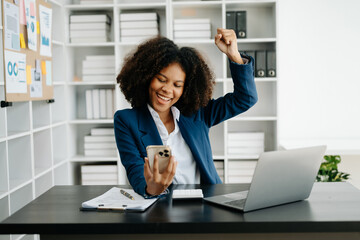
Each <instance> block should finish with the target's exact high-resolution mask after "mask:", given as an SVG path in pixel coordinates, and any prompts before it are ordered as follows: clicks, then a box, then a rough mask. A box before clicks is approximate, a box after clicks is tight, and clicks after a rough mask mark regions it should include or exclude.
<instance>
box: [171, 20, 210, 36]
mask: <svg viewBox="0 0 360 240" xmlns="http://www.w3.org/2000/svg"><path fill="white" fill-rule="evenodd" d="M195 38H196V39H199V38H203V39H210V38H211V24H210V19H209V18H191V19H174V39H176V40H179V39H195Z"/></svg>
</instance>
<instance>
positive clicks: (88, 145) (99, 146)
mask: <svg viewBox="0 0 360 240" xmlns="http://www.w3.org/2000/svg"><path fill="white" fill-rule="evenodd" d="M84 149H116V144H115V142H105V143H99V142H93V143H84Z"/></svg>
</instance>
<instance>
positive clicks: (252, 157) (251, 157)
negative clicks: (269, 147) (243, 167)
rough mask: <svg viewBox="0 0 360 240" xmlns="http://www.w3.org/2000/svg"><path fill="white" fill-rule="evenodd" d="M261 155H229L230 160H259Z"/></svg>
mask: <svg viewBox="0 0 360 240" xmlns="http://www.w3.org/2000/svg"><path fill="white" fill-rule="evenodd" d="M259 156H260V155H247V156H245V155H228V156H227V158H228V159H229V160H257V159H259Z"/></svg>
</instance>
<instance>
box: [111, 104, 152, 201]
mask: <svg viewBox="0 0 360 240" xmlns="http://www.w3.org/2000/svg"><path fill="white" fill-rule="evenodd" d="M131 115H132V114H131V113H130V111H129V110H121V111H117V112H116V113H115V115H114V130H115V139H116V145H117V148H118V151H119V153H120V159H121V162H122V164H123V166H124V167H125V169H126V174H127V177H128V180H129V182H130V184H131V186H132V187H133V188H134V190H135V192H137V193H138V194H140V195H142V196H146V195H145V188H146V181H145V177H144V159H143V158H142V157H141V154H140V150H139V148H138V145H137V143H136V140H135V139H136V138H135V137H134V134H136V131H133V130H132V125H131V123H133V122H134V118H135V117H131Z"/></svg>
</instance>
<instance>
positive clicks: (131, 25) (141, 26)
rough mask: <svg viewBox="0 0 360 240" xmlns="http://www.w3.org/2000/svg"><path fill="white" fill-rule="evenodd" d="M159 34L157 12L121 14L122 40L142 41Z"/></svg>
mask: <svg viewBox="0 0 360 240" xmlns="http://www.w3.org/2000/svg"><path fill="white" fill-rule="evenodd" d="M157 35H159V15H158V14H157V13H156V12H149V13H121V14H120V40H121V41H122V42H141V41H143V40H145V39H147V38H151V37H154V36H157Z"/></svg>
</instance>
